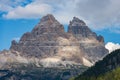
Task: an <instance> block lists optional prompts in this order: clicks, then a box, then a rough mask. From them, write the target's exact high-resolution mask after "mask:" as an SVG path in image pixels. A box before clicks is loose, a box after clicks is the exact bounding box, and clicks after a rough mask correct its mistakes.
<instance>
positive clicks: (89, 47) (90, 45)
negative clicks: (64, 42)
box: [68, 17, 108, 62]
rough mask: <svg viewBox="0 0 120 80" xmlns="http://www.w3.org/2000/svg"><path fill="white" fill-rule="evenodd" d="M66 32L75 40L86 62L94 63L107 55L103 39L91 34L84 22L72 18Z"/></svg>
mask: <svg viewBox="0 0 120 80" xmlns="http://www.w3.org/2000/svg"><path fill="white" fill-rule="evenodd" d="M68 32H69V33H72V34H73V35H74V36H75V37H76V38H77V40H78V41H79V44H80V46H81V48H82V49H83V51H84V52H85V53H84V54H85V57H86V58H87V59H88V60H91V61H92V62H95V61H97V60H98V59H100V58H102V57H103V56H104V55H105V54H106V53H108V51H107V50H106V49H105V47H104V38H103V37H102V36H101V35H100V36H97V34H96V33H95V32H92V31H91V30H90V29H89V28H88V26H86V24H85V22H84V21H82V20H80V19H78V18H76V17H74V18H73V20H72V21H71V22H70V24H69V27H68Z"/></svg>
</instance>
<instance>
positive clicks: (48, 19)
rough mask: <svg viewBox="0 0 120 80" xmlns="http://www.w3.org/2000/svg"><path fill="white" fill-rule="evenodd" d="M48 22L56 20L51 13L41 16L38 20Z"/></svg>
mask: <svg viewBox="0 0 120 80" xmlns="http://www.w3.org/2000/svg"><path fill="white" fill-rule="evenodd" d="M46 21H47V22H49V23H53V22H56V21H57V20H56V19H55V17H54V16H53V15H52V14H47V15H46V16H44V17H42V19H41V20H40V22H41V23H42V22H46Z"/></svg>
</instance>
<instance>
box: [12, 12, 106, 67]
mask: <svg viewBox="0 0 120 80" xmlns="http://www.w3.org/2000/svg"><path fill="white" fill-rule="evenodd" d="M70 31H71V32H70ZM91 37H92V38H91ZM103 40H104V39H103V37H102V36H99V37H97V36H96V33H94V32H92V31H91V30H90V29H89V28H88V26H86V24H85V22H84V21H82V20H80V19H78V18H76V17H74V18H73V20H72V21H71V23H70V25H69V29H68V32H65V31H64V27H63V25H62V24H60V23H59V22H58V21H57V20H56V19H55V17H54V16H53V15H51V14H48V15H46V16H44V17H43V18H41V20H40V23H38V24H37V25H36V26H35V27H34V28H33V30H32V31H31V32H27V33H25V34H24V35H23V36H22V37H21V39H20V41H19V42H18V43H17V42H15V41H12V45H11V47H10V50H11V51H17V52H19V53H20V55H21V56H25V57H35V58H39V59H40V61H41V60H42V62H43V63H48V64H49V63H50V64H51V62H52V63H53V62H54V61H59V62H60V63H61V62H62V63H64V62H65V63H66V62H71V61H72V62H74V63H78V64H83V65H87V66H90V65H92V64H93V63H94V62H95V61H97V60H99V59H100V58H102V57H103V56H104V55H105V54H106V53H107V50H106V49H105V47H104V45H103V44H100V42H102V41H103ZM50 61H51V62H50Z"/></svg>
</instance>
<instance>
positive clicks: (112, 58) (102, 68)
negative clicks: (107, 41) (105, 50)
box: [75, 49, 120, 80]
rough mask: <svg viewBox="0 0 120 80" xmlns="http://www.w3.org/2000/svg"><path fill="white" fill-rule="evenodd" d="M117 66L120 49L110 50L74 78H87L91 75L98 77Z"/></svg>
mask: <svg viewBox="0 0 120 80" xmlns="http://www.w3.org/2000/svg"><path fill="white" fill-rule="evenodd" d="M117 67H120V49H118V50H115V51H113V52H111V54H109V55H107V56H106V57H105V58H103V60H101V61H98V62H97V63H96V64H95V65H94V66H92V67H91V68H89V69H88V70H87V71H85V72H84V73H83V74H81V75H80V76H78V77H76V78H75V80H89V79H90V78H91V77H98V76H100V75H103V74H105V73H106V72H109V71H111V70H114V69H116V68H117ZM105 80H107V79H105Z"/></svg>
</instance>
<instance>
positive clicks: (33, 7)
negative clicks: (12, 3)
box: [3, 3, 52, 19]
mask: <svg viewBox="0 0 120 80" xmlns="http://www.w3.org/2000/svg"><path fill="white" fill-rule="evenodd" d="M51 10H52V8H51V6H49V5H48V4H44V3H39V4H38V3H31V4H28V5H26V6H24V7H22V6H18V7H16V8H14V9H13V10H11V11H9V12H8V14H7V15H3V17H4V18H7V19H10V18H15V19H16V18H18V19H19V18H40V16H43V15H45V14H46V13H49V12H51Z"/></svg>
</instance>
